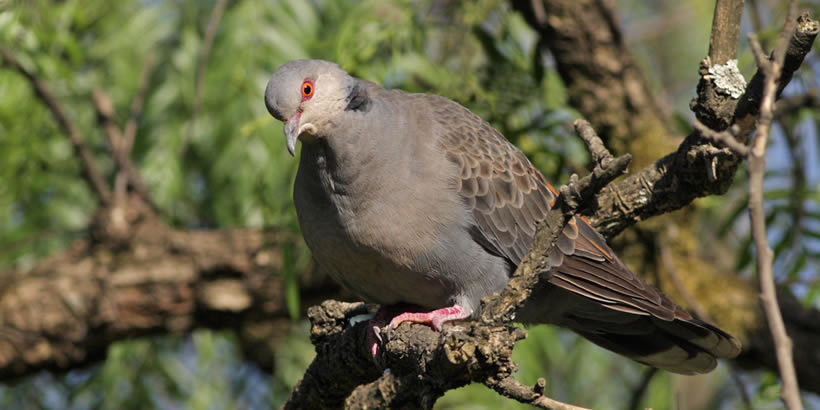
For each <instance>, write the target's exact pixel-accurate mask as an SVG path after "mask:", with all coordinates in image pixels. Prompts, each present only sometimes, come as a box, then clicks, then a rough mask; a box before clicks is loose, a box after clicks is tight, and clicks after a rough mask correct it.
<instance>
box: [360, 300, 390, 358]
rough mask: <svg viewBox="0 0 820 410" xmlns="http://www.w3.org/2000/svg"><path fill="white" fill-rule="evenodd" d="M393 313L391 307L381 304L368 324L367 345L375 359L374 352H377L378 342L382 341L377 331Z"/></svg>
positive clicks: (387, 321)
mask: <svg viewBox="0 0 820 410" xmlns="http://www.w3.org/2000/svg"><path fill="white" fill-rule="evenodd" d="M395 315H396V312H394V311H393V310H392V309H390V308H386V307H384V306H382V307H379V310H378V311H377V312H376V315H375V316H373V318H371V319H370V323H369V324H368V326H369V327H370V331H368V332H367V345H368V346H369V347H370V354H372V355H373V359H374V360H375V359H376V354H377V353H379V344H381V342H382V337H381V335H380V334H379V332H380V331H381V328H383V327H385V326H386V325H387V324H388V323H389V321H390V318H392V317H393V316H395Z"/></svg>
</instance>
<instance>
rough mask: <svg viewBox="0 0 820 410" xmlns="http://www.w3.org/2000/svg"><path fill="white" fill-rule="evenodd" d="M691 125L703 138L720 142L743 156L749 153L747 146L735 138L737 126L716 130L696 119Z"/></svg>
mask: <svg viewBox="0 0 820 410" xmlns="http://www.w3.org/2000/svg"><path fill="white" fill-rule="evenodd" d="M692 126H693V127H694V128H695V129H696V130H698V132H700V135H701V136H703V138H706V139H708V140H710V141H713V142H716V143H718V144H722V145H723V146H725V147H726V148H729V150H731V151H732V153H734V154H735V155H738V156H740V157H743V158H745V157H746V156H747V155H748V154H749V147H747V146H746V145H745V144H743V143H742V142H740V141H738V139H737V135H736V133H737V132H738V128H737V127H729V129H727V130H726V131H721V132H717V131H715V130H713V129H711V128H709V127H707V126H706V125H705V124H704V123H702V122H700V121H699V120H698V119H695V121H694V122H693V123H692Z"/></svg>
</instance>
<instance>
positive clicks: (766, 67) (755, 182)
mask: <svg viewBox="0 0 820 410" xmlns="http://www.w3.org/2000/svg"><path fill="white" fill-rule="evenodd" d="M797 5H798V2H797V1H795V0H792V2H791V4H790V5H789V12H788V14H787V17H786V24H785V27H784V29H783V33H782V34H781V36H780V38H779V39H778V41H777V45H776V46H775V49H774V53H773V58H772V60H771V61H769V59H768V58H766V55H765V54H764V53H763V50H761V48H760V44H759V43H758V42H757V39H756V38H755V37H754V36H752V35H750V36H749V41H750V43H751V45H752V50H753V51H754V54H755V58H756V59H757V64H758V66H759V67H760V70H761V71H762V72H763V76H764V78H765V79H764V86H763V96H762V97H763V98H762V101H761V103H760V120H759V121H758V123H757V136H756V138H755V141H754V144H753V146H752V149H751V150H750V151H749V156H748V161H749V216H750V218H751V223H752V237H753V239H754V244H755V249H756V251H757V252H756V259H757V269H758V276H759V279H760V290H761V300H762V302H763V310H764V311H765V312H766V319H767V321H768V323H769V329H770V330H771V332H772V338H773V339H774V344H775V353H776V354H777V363H778V367H779V369H780V379H781V380H782V382H783V390H782V393H781V396H782V398H783V401H785V403H786V407H788V408H789V409H790V410H800V409H802V408H803V405H802V403H801V401H800V389H799V388H798V386H797V375H796V372H795V369H794V361H793V360H794V358H793V356H792V340H791V338H789V335H788V334H787V333H786V326H785V324H784V322H783V316H782V314H781V313H780V306H779V305H778V303H777V293H776V290H775V282H774V273H773V272H772V263H773V259H774V255H773V252H772V250H771V248H769V241H768V237H767V234H766V214H765V210H764V209H763V179H764V174H765V172H766V149H767V143H768V138H769V131H770V129H771V124H772V119H773V118H774V101H775V98H776V94H777V93H778V83H777V81H778V79H779V78H780V76H781V69H782V67H783V63H784V59H785V56H786V48H787V46H788V41H789V39H790V38H791V37H792V32H793V31H794V26H795V17H796V16H797Z"/></svg>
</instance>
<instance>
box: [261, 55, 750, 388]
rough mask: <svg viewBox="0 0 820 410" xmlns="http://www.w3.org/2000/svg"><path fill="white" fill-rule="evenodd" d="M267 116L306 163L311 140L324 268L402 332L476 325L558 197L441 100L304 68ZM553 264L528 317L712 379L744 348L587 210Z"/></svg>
mask: <svg viewBox="0 0 820 410" xmlns="http://www.w3.org/2000/svg"><path fill="white" fill-rule="evenodd" d="M265 106H266V107H267V110H268V112H269V113H270V114H271V115H272V116H273V117H274V118H276V119H278V120H280V121H282V122H283V123H284V134H285V143H286V147H287V150H288V152H289V153H290V154H291V155H292V156H295V153H296V144H297V141H301V143H302V144H301V145H302V147H301V152H300V158H299V165H298V170H297V173H296V179H295V182H294V188H293V201H294V206H295V208H296V214H297V218H298V221H299V226H300V229H301V232H302V236H303V237H304V240H305V243H306V244H307V246H308V248H309V249H310V251H311V254H312V255H313V258H314V260H315V261H316V263H317V264H318V266H319V267H320V269H323V270H324V271H326V272H327V273H328V274H329V275H330V276H331V277H332V278H334V279H335V280H336V281H338V282H339V283H340V284H341V285H343V286H344V287H346V288H347V289H349V290H350V291H352V292H353V293H354V294H355V295H357V296H359V297H361V298H362V299H363V300H364V301H366V302H369V303H376V304H380V305H382V306H402V307H404V308H402V309H401V310H404V311H403V312H401V313H400V314H398V315H396V316H395V317H393V318H392V320H391V321H390V325H391V326H392V327H396V326H398V325H400V324H401V323H403V322H417V323H427V324H430V325H432V326H433V327H434V328H435V329H437V330H440V329H441V328H442V326H443V324H444V323H446V322H450V321H455V320H462V319H471V318H475V317H477V315H478V314H479V311H480V308H481V305H480V301H481V299H482V298H483V297H486V296H489V295H492V294H493V293H495V292H499V291H501V290H502V289H503V288H504V287H505V285H506V284H507V282H508V281H509V279H510V277H511V275H512V273H513V272H514V271H515V269H516V267H517V266H518V264H519V263H520V262H521V260H522V258H523V257H524V256H525V255H526V253H527V252H528V250H529V248H530V246H531V245H532V242H533V236H534V235H535V229H536V223H537V222H538V221H540V220H542V219H544V218H545V216H546V214H547V212H548V211H549V210H550V208H551V206H552V205H553V204H554V202H555V199H556V198H557V192H556V190H555V188H553V187H552V185H550V184H549V182H547V180H546V179H545V178H544V176H543V175H542V174H541V172H540V171H538V169H536V168H535V167H534V166H533V164H532V163H531V162H530V161H529V160H528V159H527V157H526V156H525V155H524V154H523V153H522V152H521V151H520V150H519V149H518V148H516V147H515V146H514V145H513V144H512V143H510V142H509V141H508V140H507V139H506V138H505V137H504V136H503V135H502V134H501V133H500V132H499V131H498V130H496V129H495V128H493V127H492V126H491V125H490V124H489V123H487V122H486V121H484V120H483V119H481V118H480V117H479V116H478V115H476V114H474V113H473V112H471V111H470V110H469V109H467V108H465V107H463V106H462V105H460V104H458V103H456V102H454V101H452V100H450V99H447V98H445V97H442V96H437V95H431V94H422V93H408V92H405V91H402V90H398V89H386V88H383V87H381V86H380V85H378V84H376V83H373V82H370V81H366V80H362V79H359V78H356V77H354V76H351V75H350V74H348V73H347V72H345V71H344V70H343V69H341V68H340V67H339V66H338V65H337V64H335V63H332V62H328V61H322V60H294V61H290V62H287V63H285V64H283V65H281V66H280V67H279V68H278V69H277V70H276V71H275V72H274V74H273V75H272V77H271V78H270V80H269V82H268V83H267V86H266V88H265ZM549 261H550V266H551V267H550V269H549V271H548V272H546V274H545V277H546V278H547V279H546V280H542V281H540V282H541V283H539V285H538V286H537V287H536V288H535V289H534V290H533V293H532V295H531V296H530V298H529V299H528V300H527V301H526V302H525V303H524V305H523V306H522V307H521V308H520V309H519V310H518V311H517V312H516V318H515V320H516V321H519V322H521V323H524V324H527V325H535V324H551V325H557V326H560V327H564V328H568V329H570V330H572V331H574V332H576V333H578V334H579V335H581V336H583V337H585V338H586V339H588V340H590V341H591V342H593V343H595V344H597V345H599V346H601V347H603V348H605V349H608V350H610V351H613V352H615V353H617V354H620V355H623V356H626V357H628V358H631V359H633V360H635V361H637V362H640V363H643V364H645V365H649V366H653V367H656V368H660V369H664V370H667V371H670V372H674V373H680V374H697V373H707V372H709V371H711V370H713V369H714V368H715V367H716V365H717V359H719V358H732V357H735V356H737V355H738V353H739V352H740V350H741V345H740V342H739V341H738V340H737V339H736V338H735V337H733V336H732V335H730V334H729V333H727V332H725V331H723V330H721V329H719V328H718V327H716V326H714V325H712V324H710V323H707V322H705V321H703V320H700V319H698V318H695V317H693V316H692V315H690V314H689V313H688V312H687V311H686V310H684V309H683V308H682V307H680V306H679V305H677V304H675V303H674V302H672V301H671V300H670V299H669V298H668V297H667V296H665V295H664V294H663V293H662V292H661V291H660V290H658V289H656V288H655V287H653V286H651V285H649V284H647V283H646V282H644V281H643V280H642V279H641V278H639V277H638V276H637V275H636V274H635V273H634V272H632V271H631V270H630V269H629V268H628V267H627V266H626V265H625V264H624V263H623V262H622V261H621V260H620V259H619V258H618V257H617V255H615V253H614V252H613V250H612V249H611V248H610V247H609V246H608V245H607V243H606V241H605V239H604V238H603V237H602V236H601V235H600V234H599V233H598V232H597V231H596V230H595V229H594V228H593V227H592V226H591V225H590V224H589V222H588V221H587V220H586V219H584V218H583V217H581V216H577V215H576V216H574V217H573V218H571V219H570V221H569V222H568V224H567V226H566V228H564V230H563V231H562V233H561V235H560V237H559V239H558V240H557V243H556V246H554V247H553V252H552V253H551V254H550V255H549ZM380 312H383V311H381V310H380ZM377 316H379V315H378V314H377ZM372 353H373V354H374V355H375V354H376V348H375V347H374V348H373V350H372Z"/></svg>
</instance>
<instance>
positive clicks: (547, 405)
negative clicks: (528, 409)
mask: <svg viewBox="0 0 820 410" xmlns="http://www.w3.org/2000/svg"><path fill="white" fill-rule="evenodd" d="M538 381H539V384H536V386H535V387H529V386H527V385H525V384H524V383H521V382H520V381H518V379H516V378H515V377H512V376H507V377H505V378H504V379H502V380H500V381H498V382H485V383H484V384H485V385H486V386H487V387H489V388H491V389H493V390H495V391H496V392H498V393H499V394H501V395H503V396H505V397H509V398H511V399H513V400H516V401H518V402H521V403H526V404H529V405H532V406H533V407H537V408H539V409H551V410H587V409H586V408H585V407H578V406H573V405H571V404H567V403H564V402H560V401H558V400H555V399H551V398H549V397H547V396H545V395H544V385H543V383H544V379H539V380H538Z"/></svg>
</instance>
